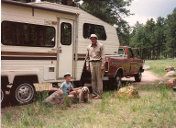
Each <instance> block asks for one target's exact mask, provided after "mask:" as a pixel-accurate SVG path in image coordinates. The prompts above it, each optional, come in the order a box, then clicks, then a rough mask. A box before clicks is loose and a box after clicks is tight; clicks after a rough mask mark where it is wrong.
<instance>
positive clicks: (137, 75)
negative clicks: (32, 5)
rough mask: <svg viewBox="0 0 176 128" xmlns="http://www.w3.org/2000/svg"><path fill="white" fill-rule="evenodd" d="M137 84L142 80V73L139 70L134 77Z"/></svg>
mask: <svg viewBox="0 0 176 128" xmlns="http://www.w3.org/2000/svg"><path fill="white" fill-rule="evenodd" d="M134 78H135V81H136V82H141V79H142V72H141V70H139V72H138V74H136V75H135V76H134Z"/></svg>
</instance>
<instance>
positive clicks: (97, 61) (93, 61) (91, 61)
mask: <svg viewBox="0 0 176 128" xmlns="http://www.w3.org/2000/svg"><path fill="white" fill-rule="evenodd" d="M90 62H101V60H90Z"/></svg>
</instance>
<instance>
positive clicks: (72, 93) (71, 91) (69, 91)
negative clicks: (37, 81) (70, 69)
mask: <svg viewBox="0 0 176 128" xmlns="http://www.w3.org/2000/svg"><path fill="white" fill-rule="evenodd" d="M64 78H65V82H63V83H62V85H61V89H62V91H63V92H64V94H65V95H67V96H68V97H69V98H77V97H78V95H79V93H80V91H81V87H80V88H73V86H72V83H71V82H70V80H71V74H69V73H66V74H65V75H64Z"/></svg>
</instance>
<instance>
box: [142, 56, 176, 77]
mask: <svg viewBox="0 0 176 128" xmlns="http://www.w3.org/2000/svg"><path fill="white" fill-rule="evenodd" d="M145 65H149V66H150V70H151V71H152V72H154V73H156V74H158V75H160V76H164V75H165V74H166V72H165V71H164V69H165V67H166V66H169V65H170V66H173V67H174V68H175V69H176V59H167V60H146V61H145Z"/></svg>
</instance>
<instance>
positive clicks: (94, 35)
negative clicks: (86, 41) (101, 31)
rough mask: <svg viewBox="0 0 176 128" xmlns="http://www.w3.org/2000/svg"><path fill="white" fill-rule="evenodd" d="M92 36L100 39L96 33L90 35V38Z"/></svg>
mask: <svg viewBox="0 0 176 128" xmlns="http://www.w3.org/2000/svg"><path fill="white" fill-rule="evenodd" d="M91 38H97V39H98V37H97V35H96V34H91V35H90V39H91Z"/></svg>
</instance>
